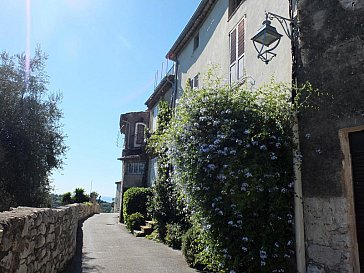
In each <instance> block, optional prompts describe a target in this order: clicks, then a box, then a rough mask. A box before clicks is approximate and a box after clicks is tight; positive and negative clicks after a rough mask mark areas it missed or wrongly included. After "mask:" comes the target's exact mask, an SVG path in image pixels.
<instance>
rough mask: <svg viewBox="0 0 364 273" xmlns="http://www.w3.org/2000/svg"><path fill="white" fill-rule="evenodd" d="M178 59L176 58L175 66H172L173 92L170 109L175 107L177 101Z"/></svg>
mask: <svg viewBox="0 0 364 273" xmlns="http://www.w3.org/2000/svg"><path fill="white" fill-rule="evenodd" d="M177 73H178V59H177V58H176V61H175V64H174V90H173V95H172V101H171V108H175V107H176V99H177V92H178V82H177V80H178V77H177Z"/></svg>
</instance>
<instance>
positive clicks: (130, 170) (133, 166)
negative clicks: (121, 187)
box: [125, 161, 145, 175]
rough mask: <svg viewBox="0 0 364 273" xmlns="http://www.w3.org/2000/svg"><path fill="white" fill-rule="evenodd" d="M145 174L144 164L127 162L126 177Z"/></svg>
mask: <svg viewBox="0 0 364 273" xmlns="http://www.w3.org/2000/svg"><path fill="white" fill-rule="evenodd" d="M144 172H145V162H144V161H143V162H139V161H138V162H136V161H132V162H127V163H126V170H125V174H126V175H144Z"/></svg>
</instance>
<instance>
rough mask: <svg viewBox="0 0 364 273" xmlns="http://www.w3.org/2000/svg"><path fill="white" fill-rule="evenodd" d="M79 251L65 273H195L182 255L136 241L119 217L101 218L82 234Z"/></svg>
mask: <svg viewBox="0 0 364 273" xmlns="http://www.w3.org/2000/svg"><path fill="white" fill-rule="evenodd" d="M79 231H81V232H79V235H80V236H79V238H78V240H79V241H78V249H77V253H76V256H75V257H74V259H73V261H72V263H71V264H70V266H69V267H68V268H67V269H66V271H65V272H64V273H144V272H145V273H192V272H198V271H196V270H194V269H192V268H189V267H188V265H187V263H186V262H185V260H184V258H183V256H182V254H181V252H180V251H177V250H173V249H171V248H169V247H167V246H165V245H163V244H161V243H155V242H153V241H150V240H148V239H145V238H136V237H134V236H133V235H132V234H130V233H129V232H128V231H127V230H126V228H125V227H124V226H123V225H121V224H118V223H117V214H110V213H104V214H98V215H94V216H93V217H91V218H89V219H87V220H86V221H85V222H84V223H83V227H82V230H79Z"/></svg>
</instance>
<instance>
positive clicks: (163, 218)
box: [147, 100, 189, 241]
mask: <svg viewBox="0 0 364 273" xmlns="http://www.w3.org/2000/svg"><path fill="white" fill-rule="evenodd" d="M158 109H159V113H158V120H157V129H156V131H155V132H153V133H152V134H151V135H150V136H149V138H148V139H147V151H148V152H149V154H150V155H151V156H157V157H158V176H157V181H156V183H155V185H154V187H153V196H152V198H151V200H150V202H149V207H150V208H151V214H152V217H153V218H154V219H155V220H156V221H157V222H158V232H159V238H160V239H161V240H162V241H165V237H166V233H167V225H168V224H173V223H178V224H179V225H180V227H181V228H182V229H184V230H187V228H188V227H189V226H188V213H187V211H186V210H185V209H184V208H185V207H186V206H185V205H184V199H183V196H182V195H181V192H180V191H179V190H178V189H177V188H176V186H175V184H174V183H173V181H172V180H171V178H170V173H171V170H172V167H171V164H170V162H169V157H168V146H167V145H165V142H164V140H165V138H166V132H167V129H168V128H169V126H170V120H171V118H172V114H173V112H172V109H171V108H170V107H169V106H168V103H167V102H166V101H164V100H162V101H160V102H159V104H158Z"/></svg>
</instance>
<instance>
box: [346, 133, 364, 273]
mask: <svg viewBox="0 0 364 273" xmlns="http://www.w3.org/2000/svg"><path fill="white" fill-rule="evenodd" d="M349 141H350V154H351V165H352V172H353V184H354V199H355V200H354V204H355V216H356V234H357V240H358V248H359V263H360V272H364V131H360V132H355V133H350V134H349Z"/></svg>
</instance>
